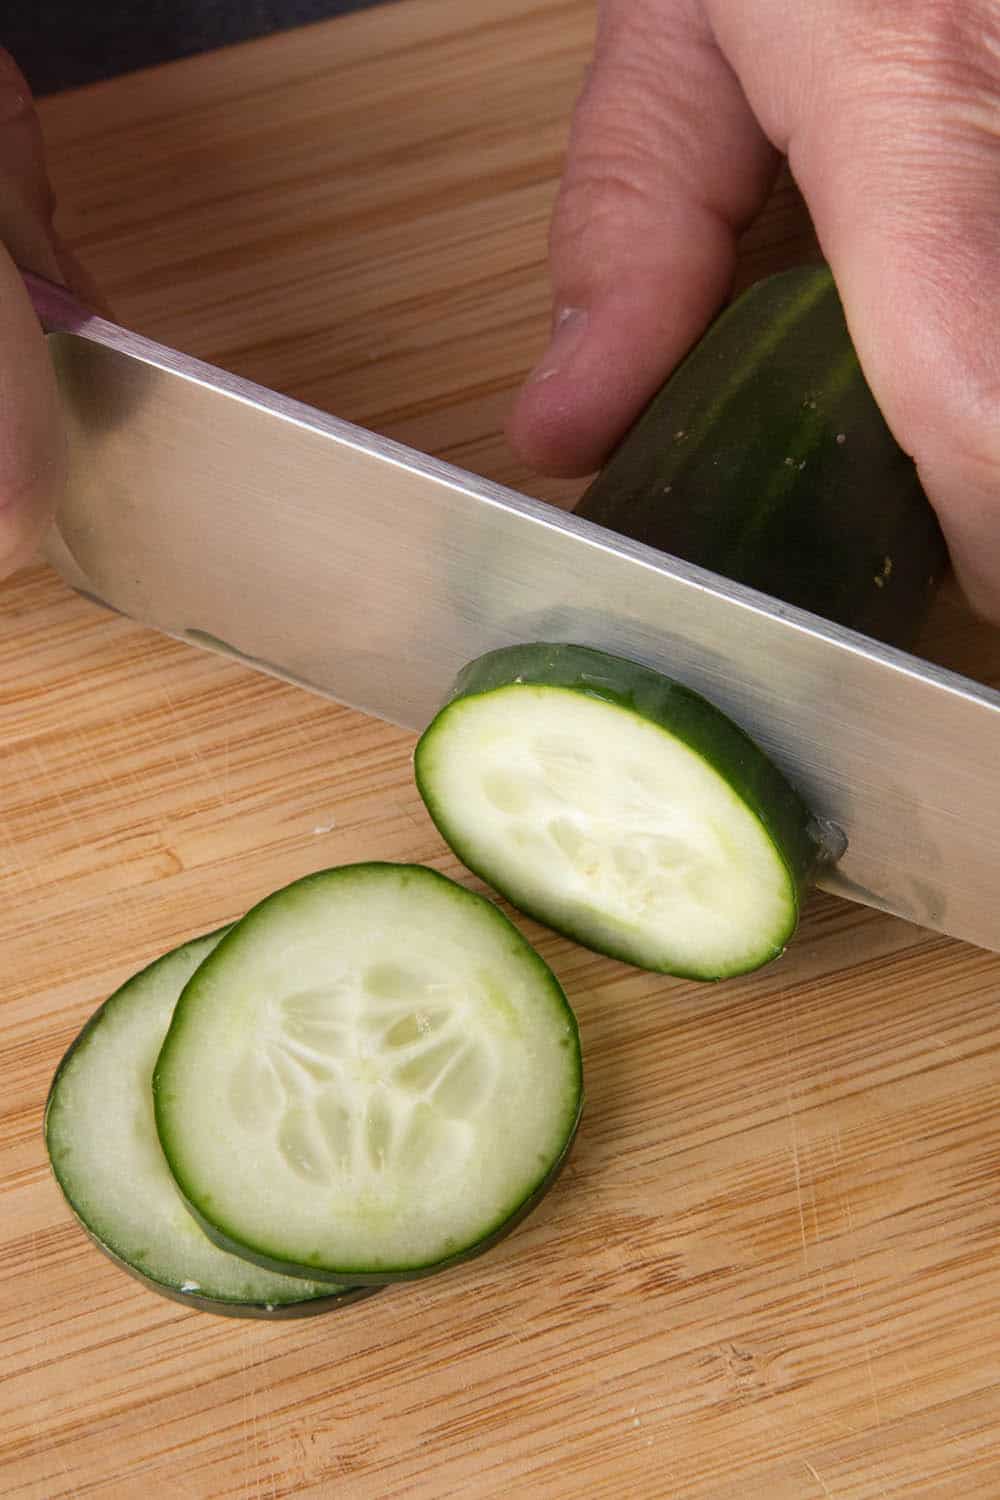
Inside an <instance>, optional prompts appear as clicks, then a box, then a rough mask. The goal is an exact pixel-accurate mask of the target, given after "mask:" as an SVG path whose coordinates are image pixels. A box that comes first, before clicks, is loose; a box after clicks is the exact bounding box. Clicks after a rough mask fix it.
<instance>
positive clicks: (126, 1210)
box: [45, 929, 374, 1318]
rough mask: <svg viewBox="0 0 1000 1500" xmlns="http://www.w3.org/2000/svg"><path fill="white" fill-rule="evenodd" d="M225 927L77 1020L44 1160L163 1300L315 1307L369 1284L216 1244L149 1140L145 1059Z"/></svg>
mask: <svg viewBox="0 0 1000 1500" xmlns="http://www.w3.org/2000/svg"><path fill="white" fill-rule="evenodd" d="M225 930H226V929H222V931H219V932H214V933H210V934H209V935H208V936H207V937H202V938H198V939H195V940H194V941H193V942H190V943H186V944H185V945H184V946H183V947H182V948H177V949H175V950H174V951H173V952H172V953H168V954H166V955H165V956H164V957H163V958H160V959H158V960H157V961H156V962H155V963H153V964H151V965H150V966H149V967H148V968H146V969H144V970H143V971H142V972H141V973H140V974H137V975H135V976H134V977H133V978H132V979H130V980H129V981H128V982H127V983H126V984H124V985H122V987H121V988H120V989H119V990H116V992H115V993H114V994H113V995H112V996H111V997H110V999H108V1000H106V1001H105V1002H104V1004H103V1005H102V1006H101V1008H100V1009H99V1010H98V1011H97V1012H96V1014H95V1015H94V1016H92V1017H91V1019H90V1020H89V1021H88V1022H87V1024H86V1026H85V1027H84V1028H83V1030H82V1031H81V1032H80V1034H79V1036H78V1037H77V1038H76V1040H75V1041H74V1042H73V1044H72V1046H71V1047H70V1048H69V1051H68V1052H67V1053H66V1056H65V1057H64V1058H63V1060H62V1062H61V1063H60V1065H59V1068H58V1069H57V1071H56V1075H55V1078H54V1079H53V1082H52V1086H51V1089H50V1091H49V1097H48V1102H47V1105H46V1111H45V1141H46V1146H47V1148H48V1153H49V1159H50V1161H51V1164H52V1169H53V1171H54V1173H55V1176H56V1180H57V1181H58V1183H59V1186H60V1187H61V1188H62V1191H63V1193H64V1194H65V1197H66V1199H67V1201H68V1203H69V1206H70V1208H71V1209H72V1210H73V1212H74V1214H75V1215H76V1217H77V1219H78V1220H79V1222H80V1223H81V1224H82V1226H83V1228H84V1229H85V1230H86V1231H87V1232H88V1234H89V1235H90V1238H91V1239H92V1240H93V1241H94V1243H95V1244H96V1245H98V1246H99V1247H100V1249H102V1250H103V1251H104V1252H105V1253H106V1254H107V1255H109V1256H110V1257H111V1259H112V1260H114V1261H115V1262H116V1263H117V1264H118V1265H120V1266H122V1267H123V1268H124V1269H125V1270H126V1271H129V1272H130V1273H131V1274H132V1275H133V1276H136V1277H138V1279H139V1280H140V1281H142V1282H143V1283H144V1284H145V1285H146V1286H147V1287H150V1288H152V1289H153V1290H154V1291H157V1292H160V1293H161V1294H162V1295H163V1296H166V1297H170V1298H172V1299H174V1300H175V1301H178V1302H181V1303H184V1304H185V1305H186V1306H188V1307H198V1308H201V1309H203V1310H206V1311H209V1312H215V1313H222V1314H226V1315H230V1316H235V1317H265V1318H266V1317H296V1316H301V1315H303V1314H307V1313H318V1312H326V1311H329V1310H330V1309H332V1308H336V1307H340V1306H343V1305H344V1304H345V1303H347V1302H349V1301H354V1300H356V1299H357V1298H358V1297H361V1296H367V1295H368V1294H369V1293H370V1292H371V1291H373V1290H374V1289H373V1288H371V1287H364V1288H360V1287H359V1288H350V1289H348V1288H341V1289H339V1290H338V1289H334V1288H332V1287H331V1286H330V1285H329V1284H328V1283H325V1282H324V1283H318V1282H314V1281H304V1280H302V1279H300V1278H298V1277H292V1276H279V1275H275V1274H274V1273H273V1272H271V1271H265V1270H262V1269H261V1268H260V1267H259V1266H255V1265H252V1264H251V1263H249V1262H247V1261H245V1260H240V1259H238V1258H237V1257H236V1256H233V1255H229V1254H227V1253H226V1252H225V1251H224V1250H220V1249H219V1247H218V1246H217V1245H215V1244H213V1243H212V1241H211V1240H209V1239H208V1238H207V1237H206V1236H205V1234H204V1233H203V1232H202V1230H201V1229H200V1228H199V1227H198V1225H197V1224H196V1223H195V1221H194V1219H193V1218H192V1216H191V1214H190V1213H189V1211H188V1208H187V1205H186V1204H185V1203H184V1200H183V1199H182V1198H181V1196H180V1194H179V1193H178V1191H177V1188H176V1187H175V1185H174V1180H173V1178H172V1177H171V1175H170V1171H169V1169H168V1167H167V1164H166V1161H165V1160H164V1157H163V1153H162V1151H161V1150H160V1144H159V1141H158V1140H157V1136H156V1127H155V1125H154V1121H153V1095H152V1090H151V1079H152V1073H153V1064H154V1062H155V1061H156V1057H157V1053H158V1052H159V1049H160V1046H161V1043H162V1041H163V1037H164V1034H165V1032H166V1030H167V1026H168V1024H169V1021H170V1016H171V1013H172V1011H173V1008H174V1005H175V1003H176V1001H177V998H178V996H179V995H180V992H181V990H182V988H183V987H184V985H185V984H186V982H187V981H188V979H189V978H190V977H191V975H192V974H193V973H194V971H195V969H196V968H197V967H198V965H199V963H200V962H201V961H202V959H203V958H205V957H207V955H208V954H209V953H211V952H212V950H213V949H214V948H215V947H216V945H217V944H218V943H219V941H220V939H221V938H222V936H223V935H224V932H225Z"/></svg>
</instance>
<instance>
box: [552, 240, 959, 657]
mask: <svg viewBox="0 0 1000 1500" xmlns="http://www.w3.org/2000/svg"><path fill="white" fill-rule="evenodd" d="M810 403H815V404H814V405H812V404H810ZM576 514H577V515H579V516H583V517H585V518H586V519H587V520H590V521H594V522H596V523H597V524H599V525H601V526H606V527H608V528H609V529H610V530H612V531H616V532H618V533H620V534H623V535H625V536H629V537H633V538H635V539H636V540H638V541H642V542H646V543H648V544H649V545H651V546H653V547H657V548H659V550H660V551H662V552H668V553H671V554H673V555H674V556H676V557H680V558H683V559H685V560H686V561H688V562H692V563H696V564H697V565H698V566H700V567H704V568H707V569H710V570H711V571H712V572H714V573H717V574H721V575H722V576H724V577H725V578H728V579H732V580H733V581H734V582H738V583H742V584H746V585H747V586H749V587H751V588H755V589H759V590H761V591H762V592H763V593H766V594H769V595H771V596H772V597H775V598H778V599H782V600H783V601H784V602H785V603H788V604H793V605H796V606H798V607H799V608H802V609H807V610H810V611H811V612H812V613H813V614H817V615H820V616H822V617H823V618H824V619H827V620H831V621H833V622H835V623H837V624H840V625H845V626H848V627H849V628H851V629H854V630H858V631H861V632H862V633H863V634H866V635H869V636H873V637H875V638H877V639H879V640H882V641H885V642H886V643H887V644H890V645H895V646H902V647H904V648H905V647H909V646H910V645H912V643H913V640H914V639H915V637H916V634H917V632H918V630H919V627H920V625H921V623H922V621H923V619H924V617H925V616H926V613H927V610H928V608H929V606H930V603H931V599H932V597H933V592H934V588H935V585H936V582H937V580H938V578H939V577H940V576H941V574H942V572H943V571H944V569H945V567H946V565H947V552H946V549H945V544H944V539H943V537H942V534H941V529H940V527H939V525H938V522H937V518H936V516H935V514H934V511H933V510H932V508H931V506H930V503H929V502H928V500H927V498H926V496H925V495H924V492H923V490H922V488H921V486H920V481H919V479H918V477H917V472H916V467H915V465H914V464H913V462H912V460H911V459H910V458H909V457H908V456H907V455H906V454H905V453H904V452H903V450H902V449H901V448H900V447H899V445H898V444H897V443H896V441H895V439H894V438H893V436H892V434H891V433H890V431H889V429H888V427H887V426H886V423H885V420H884V418H883V417H882V414H881V412H880V410H879V408H878V406H877V405H876V403H875V400H874V397H873V396H872V394H871V391H870V390H869V388H868V385H867V383H866V381H865V378H864V375H863V374H862V372H861V367H860V365H859V363H858V360H857V356H856V354H855V352H854V348H853V345H852V343H851V339H850V335H849V333H848V330H847V326H846V322H845V319H844V314H843V309H842V307H841V304H840V299H839V297H838V294H837V290H836V287H835V285H834V282H833V277H832V275H831V273H830V271H829V269H828V268H827V267H826V266H815V267H800V268H798V269H796V270H793V271H787V272H783V273H781V274H779V275H777V276H772V277H768V278H767V279H765V280H763V281H760V282H758V283H756V284H755V285H754V286H752V287H751V288H750V289H749V290H748V291H747V292H745V293H744V294H743V295H742V296H741V297H739V298H737V300H736V301H735V302H734V303H732V304H731V306H729V307H728V308H727V309H726V310H725V311H724V312H723V313H722V314H721V315H720V316H719V317H718V318H717V319H716V321H715V322H714V323H713V324H712V326H711V327H710V328H709V330H708V332H707V333H706V334H705V335H704V337H703V338H702V339H701V341H700V342H699V343H698V344H696V345H695V347H694V348H693V349H692V350H691V352H690V353H689V354H688V355H687V357H686V359H685V360H684V361H683V363H682V364H681V365H680V366H679V368H678V369H677V370H676V371H675V372H674V374H673V375H672V376H671V377H670V378H669V379H668V380H667V382H666V384H665V385H664V386H663V387H662V388H661V390H660V391H659V393H658V394H657V395H656V396H654V398H653V400H652V401H651V403H650V404H649V406H647V408H646V410H645V412H644V413H643V414H642V415H641V416H640V417H639V419H638V421H637V422H636V424H635V425H634V426H633V427H632V429H631V430H630V432H628V433H627V434H626V436H625V438H624V439H623V440H622V442H621V444H620V445H619V447H618V448H617V449H616V450H615V452H614V453H613V454H612V455H611V458H610V459H609V460H608V462H607V464H606V465H605V467H604V468H603V470H602V471H601V472H600V474H599V475H598V476H597V478H596V479H595V480H594V481H593V483H592V484H591V485H590V487H589V489H588V490H587V491H586V492H585V494H584V495H583V497H582V499H581V500H580V502H579V504H578V505H577V506H576ZM887 559H888V560H889V562H888V565H887V561H886V560H887Z"/></svg>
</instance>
